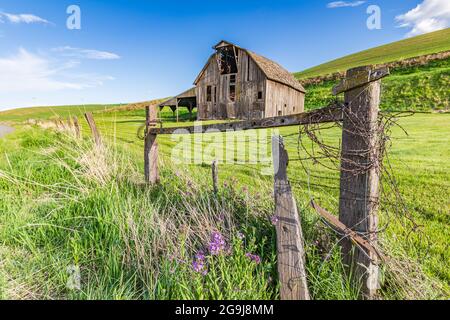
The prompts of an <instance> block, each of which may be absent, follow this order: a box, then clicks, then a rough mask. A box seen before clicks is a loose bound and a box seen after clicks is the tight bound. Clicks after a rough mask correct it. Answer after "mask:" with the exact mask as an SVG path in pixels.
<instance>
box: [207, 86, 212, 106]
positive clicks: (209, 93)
mask: <svg viewBox="0 0 450 320" xmlns="http://www.w3.org/2000/svg"><path fill="white" fill-rule="evenodd" d="M211 97H212V87H211V86H207V87H206V101H207V102H211V100H212V98H211Z"/></svg>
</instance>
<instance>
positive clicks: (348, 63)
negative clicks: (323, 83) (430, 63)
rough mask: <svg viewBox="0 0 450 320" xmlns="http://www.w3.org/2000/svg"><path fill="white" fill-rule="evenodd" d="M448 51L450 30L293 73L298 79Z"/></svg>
mask: <svg viewBox="0 0 450 320" xmlns="http://www.w3.org/2000/svg"><path fill="white" fill-rule="evenodd" d="M448 50H450V28H448V29H445V30H441V31H436V32H432V33H427V34H424V35H421V36H417V37H414V38H410V39H405V40H402V41H398V42H394V43H391V44H387V45H384V46H381V47H377V48H372V49H368V50H365V51H362V52H358V53H355V54H352V55H349V56H346V57H343V58H340V59H336V60H333V61H330V62H327V63H324V64H321V65H318V66H316V67H313V68H311V69H308V70H305V71H302V72H298V73H295V76H296V77H297V78H299V79H306V78H312V77H316V76H320V75H326V74H331V73H335V72H341V71H345V70H347V69H350V68H353V67H358V66H362V65H370V64H383V63H388V62H393V61H398V60H403V59H407V58H412V57H418V56H421V55H426V54H431V53H437V52H442V51H448Z"/></svg>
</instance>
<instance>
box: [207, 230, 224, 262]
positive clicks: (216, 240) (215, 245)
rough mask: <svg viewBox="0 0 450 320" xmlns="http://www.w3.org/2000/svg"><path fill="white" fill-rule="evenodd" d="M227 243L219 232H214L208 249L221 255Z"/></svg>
mask: <svg viewBox="0 0 450 320" xmlns="http://www.w3.org/2000/svg"><path fill="white" fill-rule="evenodd" d="M225 247H226V243H225V239H224V238H223V236H222V235H221V234H220V233H219V232H213V233H212V235H211V241H210V243H209V246H208V249H209V252H210V253H211V254H212V255H215V256H216V255H219V254H220V253H221V252H222V251H223V250H225Z"/></svg>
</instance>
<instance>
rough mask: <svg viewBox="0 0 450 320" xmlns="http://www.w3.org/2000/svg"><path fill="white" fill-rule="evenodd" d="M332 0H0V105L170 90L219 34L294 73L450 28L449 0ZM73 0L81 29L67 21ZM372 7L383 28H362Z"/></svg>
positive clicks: (177, 88) (190, 75)
mask: <svg viewBox="0 0 450 320" xmlns="http://www.w3.org/2000/svg"><path fill="white" fill-rule="evenodd" d="M330 2H331V1H322V0H314V1H301V0H277V1H275V0H272V1H268V0H257V1H254V0H235V1H229V2H226V1H200V0H194V1H169V0H166V1H159V0H155V1H150V0H148V1H145V0H114V1H112V0H109V1H108V0H96V1H92V0H78V1H75V0H71V1H66V0H57V1H56V0H15V1H11V0H8V1H4V0H0V110H1V109H8V108H13V107H22V106H33V105H61V104H87V103H125V102H135V101H143V100H149V99H153V98H160V97H167V96H170V95H173V94H177V93H179V92H181V91H183V90H185V89H187V88H189V87H190V86H192V82H193V81H194V79H195V77H196V76H197V74H198V72H199V71H200V69H201V68H202V67H203V65H204V63H205V61H206V60H207V58H208V57H209V55H210V54H211V53H212V48H211V47H212V46H213V45H214V44H215V43H217V42H218V41H219V40H222V39H225V40H228V41H231V42H235V43H236V44H239V45H241V46H242V47H245V48H248V49H250V50H252V51H255V52H257V53H259V54H262V55H264V56H266V57H268V58H271V59H273V60H275V61H277V62H279V63H280V64H282V65H283V66H284V67H285V68H287V69H288V70H290V71H292V72H294V71H301V70H303V69H306V68H308V67H312V66H315V65H317V64H320V63H323V62H326V61H329V60H331V59H334V58H338V57H341V56H343V55H346V54H350V53H353V52H357V51H360V50H364V49H367V48H370V47H373V46H378V45H381V44H384V43H389V42H392V41H396V40H400V39H402V38H404V37H405V36H407V35H415V34H420V33H424V32H429V31H433V30H436V29H439V28H443V27H448V26H449V25H448V23H449V20H450V14H449V11H448V10H449V5H448V3H450V1H448V0H442V1H441V0H379V1H339V2H335V3H334V4H332V5H329V3H330ZM73 4H75V5H78V6H79V7H80V9H81V30H69V29H68V28H67V27H66V20H67V18H68V17H69V15H68V14H67V13H66V10H67V7H68V6H70V5H73ZM369 5H378V6H379V7H380V8H381V22H382V28H381V29H380V30H369V29H368V28H367V27H366V20H367V18H368V16H369V15H368V14H367V13H366V10H367V7H368V6H369ZM418 5H420V6H419V7H417V6H418ZM436 5H437V6H436ZM415 8H416V10H415V11H414V10H413V11H411V10H412V9H415ZM417 8H418V9H417ZM438 11H439V12H438ZM442 11H444V14H442ZM401 15H403V16H401ZM398 16H401V18H400V19H399V18H397V19H396V17H398ZM400 25H403V27H399V26H400Z"/></svg>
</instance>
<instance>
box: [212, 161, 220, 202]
mask: <svg viewBox="0 0 450 320" xmlns="http://www.w3.org/2000/svg"><path fill="white" fill-rule="evenodd" d="M211 171H212V181H213V190H214V193H215V194H217V193H218V192H219V186H218V185H219V177H218V176H219V168H218V166H217V160H214V161H213V163H212V165H211Z"/></svg>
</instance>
